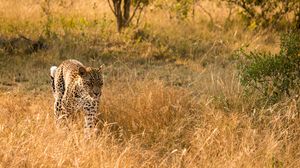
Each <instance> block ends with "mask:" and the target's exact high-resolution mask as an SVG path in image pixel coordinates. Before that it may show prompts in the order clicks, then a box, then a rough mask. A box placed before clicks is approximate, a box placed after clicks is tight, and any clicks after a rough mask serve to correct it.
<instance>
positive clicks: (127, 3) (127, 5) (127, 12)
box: [123, 0, 131, 27]
mask: <svg viewBox="0 0 300 168" xmlns="http://www.w3.org/2000/svg"><path fill="white" fill-rule="evenodd" d="M130 5H131V0H124V7H123V12H124V15H123V16H124V17H123V26H124V27H126V26H127V25H128V21H129V17H130Z"/></svg>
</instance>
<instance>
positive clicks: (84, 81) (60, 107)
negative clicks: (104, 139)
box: [50, 59, 103, 130]
mask: <svg viewBox="0 0 300 168" xmlns="http://www.w3.org/2000/svg"><path fill="white" fill-rule="evenodd" d="M50 77H51V81H52V82H51V83H52V84H51V85H52V93H53V96H54V99H55V101H54V116H55V121H56V124H57V125H58V127H66V125H67V123H68V119H69V118H70V116H72V115H73V114H75V113H77V112H78V111H80V110H81V111H83V112H84V128H85V130H86V129H89V130H90V129H93V128H95V127H96V124H97V119H96V117H97V115H99V112H98V111H99V104H100V98H101V95H102V88H103V65H101V66H100V67H98V68H93V67H89V66H84V65H83V64H82V63H81V62H79V61H78V60H75V59H69V60H65V61H63V62H62V63H61V64H60V65H59V66H58V67H57V66H51V68H50ZM95 129H96V128H95Z"/></svg>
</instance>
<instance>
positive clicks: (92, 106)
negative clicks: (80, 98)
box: [83, 99, 99, 137]
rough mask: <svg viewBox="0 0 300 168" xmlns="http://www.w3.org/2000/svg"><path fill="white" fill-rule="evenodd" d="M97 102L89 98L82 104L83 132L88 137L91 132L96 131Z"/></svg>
mask: <svg viewBox="0 0 300 168" xmlns="http://www.w3.org/2000/svg"><path fill="white" fill-rule="evenodd" d="M98 104H99V103H98V101H97V100H91V99H90V100H89V101H87V102H85V103H84V104H83V110H84V112H85V117H84V118H85V134H86V135H87V136H88V137H90V135H91V132H95V133H97V132H98V130H97V128H96V122H97V119H96V115H97V111H98Z"/></svg>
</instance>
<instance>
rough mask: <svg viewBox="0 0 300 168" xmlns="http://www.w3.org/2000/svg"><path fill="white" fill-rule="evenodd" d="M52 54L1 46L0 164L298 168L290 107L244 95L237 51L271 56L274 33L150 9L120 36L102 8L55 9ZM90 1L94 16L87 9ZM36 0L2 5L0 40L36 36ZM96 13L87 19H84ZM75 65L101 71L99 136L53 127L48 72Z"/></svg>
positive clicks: (219, 17)
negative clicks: (72, 60) (182, 18)
mask: <svg viewBox="0 0 300 168" xmlns="http://www.w3.org/2000/svg"><path fill="white" fill-rule="evenodd" d="M52 2H53V4H52V9H51V10H52V14H53V15H52V16H53V18H54V21H53V23H52V27H51V31H52V33H54V34H55V35H56V37H52V38H49V39H47V44H48V45H49V48H48V49H47V50H45V51H39V52H36V53H33V54H24V53H22V52H12V53H7V52H6V51H5V50H3V49H2V48H1V49H0V79H1V80H0V167H299V165H300V159H299V158H300V117H299V107H298V106H299V101H300V100H298V98H286V99H285V100H282V101H281V102H279V103H277V104H275V105H272V106H266V107H262V106H257V104H255V102H256V100H257V95H249V96H248V97H245V96H244V93H243V88H242V86H241V85H240V83H239V79H238V70H237V68H236V63H237V62H238V61H239V60H238V59H237V58H235V57H234V56H232V53H233V51H234V50H235V49H238V48H240V47H241V46H245V45H249V46H250V47H249V48H250V49H251V50H252V49H255V50H259V51H271V52H276V51H277V50H278V48H279V47H278V46H279V43H278V36H277V34H276V33H274V32H266V31H265V32H255V31H248V30H247V29H245V28H244V27H243V25H241V24H240V20H239V18H238V16H237V15H235V14H236V13H234V14H233V15H232V20H233V21H232V22H230V24H229V25H228V23H226V22H225V20H224V16H228V12H229V10H228V8H226V6H224V4H218V3H215V1H204V2H203V1H201V5H202V6H204V7H205V8H206V9H207V10H208V11H216V12H212V16H213V18H214V23H215V25H211V23H209V20H210V19H209V17H208V15H202V14H201V13H203V11H201V8H199V7H196V8H195V9H196V15H195V18H194V20H192V19H191V18H190V17H189V18H188V19H187V20H186V21H179V20H177V19H176V18H174V13H172V11H171V10H167V9H165V8H164V9H160V8H158V7H157V6H159V5H163V6H164V7H166V6H167V5H166V3H167V4H168V2H169V1H156V4H154V5H152V6H150V7H149V8H147V10H146V11H145V13H143V14H142V22H141V24H140V26H139V27H138V29H139V30H142V35H141V36H140V37H141V38H144V39H143V40H140V41H139V40H136V39H134V36H135V35H136V34H135V33H136V28H129V29H128V30H126V31H125V32H124V33H123V34H116V31H115V25H114V24H115V23H114V19H113V17H112V14H111V12H110V11H109V8H108V6H107V3H106V1H103V2H100V1H99V2H98V1H88V2H87V1H83V0H78V1H74V4H73V5H72V6H70V5H69V2H71V1H61V2H67V3H66V4H65V5H63V6H62V5H60V3H59V1H55V0H53V1H52ZM94 2H96V5H97V6H96V8H95V9H93V6H94V5H95V3H94ZM40 5H41V2H38V1H36V0H29V1H27V0H26V1H25V0H22V1H17V0H11V1H6V0H0V6H1V7H2V8H0V13H1V16H0V21H1V23H2V24H1V25H0V35H1V37H2V36H3V37H6V38H10V37H16V36H17V34H23V35H26V36H28V37H30V38H33V39H36V38H37V37H38V36H39V35H40V34H43V31H44V26H45V23H46V17H45V15H44V14H43V12H42V10H41V8H40ZM92 9H93V10H92ZM68 58H75V59H78V60H80V61H82V62H83V63H84V64H87V65H91V66H98V65H99V64H101V63H104V64H105V65H106V66H105V86H104V90H103V91H104V94H103V96H102V99H101V109H100V111H101V115H100V118H101V121H102V122H101V124H100V130H101V133H100V135H99V136H98V137H94V138H92V139H90V140H87V139H85V138H84V135H83V128H82V126H83V119H82V114H81V113H80V114H78V117H75V121H74V122H72V123H71V130H70V131H67V132H66V131H63V130H59V129H57V128H56V126H55V123H54V116H53V109H52V108H53V98H52V94H51V92H50V85H49V77H48V76H47V74H48V71H49V67H50V66H51V65H53V64H56V65H57V64H59V63H60V62H61V61H62V60H64V59H68Z"/></svg>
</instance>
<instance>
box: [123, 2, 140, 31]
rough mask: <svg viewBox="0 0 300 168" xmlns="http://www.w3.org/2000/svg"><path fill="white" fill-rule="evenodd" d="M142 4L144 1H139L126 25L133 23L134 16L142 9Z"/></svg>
mask: <svg viewBox="0 0 300 168" xmlns="http://www.w3.org/2000/svg"><path fill="white" fill-rule="evenodd" d="M141 2H142V0H139V1H138V3H137V4H136V7H135V9H134V11H133V13H132V15H131V17H130V18H129V19H128V21H127V22H126V25H127V24H129V23H130V22H131V20H132V19H133V17H134V15H135V14H136V11H137V9H138V8H139V7H140V4H141Z"/></svg>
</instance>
